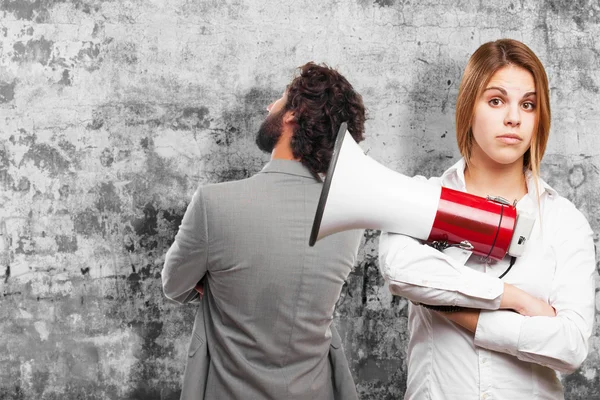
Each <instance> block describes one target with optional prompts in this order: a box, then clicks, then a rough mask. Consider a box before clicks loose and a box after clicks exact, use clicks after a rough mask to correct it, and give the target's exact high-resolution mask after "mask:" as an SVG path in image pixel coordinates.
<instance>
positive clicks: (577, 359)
mask: <svg viewBox="0 0 600 400" xmlns="http://www.w3.org/2000/svg"><path fill="white" fill-rule="evenodd" d="M571 206H572V205H571ZM562 212H563V214H562V215H564V216H567V218H565V220H564V221H565V224H568V225H569V226H567V227H565V228H566V229H564V230H562V229H561V233H560V236H561V237H562V240H559V241H557V244H556V245H555V246H553V247H554V251H555V254H556V273H555V276H554V280H553V285H552V290H551V294H550V298H549V302H550V305H552V306H553V307H554V308H555V310H556V317H524V316H522V315H519V314H516V313H514V312H511V311H504V310H502V311H482V312H481V313H480V316H479V321H478V324H477V329H476V332H475V345H476V346H479V347H484V348H487V349H490V350H494V351H500V352H504V353H508V354H512V355H514V356H516V357H517V358H519V359H520V360H522V361H527V362H533V363H537V364H540V365H543V366H546V367H549V368H552V369H555V370H557V371H560V372H563V373H572V372H574V371H575V370H576V369H577V368H579V366H580V365H581V363H582V362H583V361H584V360H585V358H586V357H587V354H588V345H589V339H590V337H591V335H592V329H593V325H594V314H595V273H596V272H595V271H596V267H595V250H594V241H593V232H592V230H591V228H590V226H589V224H588V222H587V220H586V219H585V217H584V216H583V214H581V213H580V212H579V211H577V210H576V209H575V208H574V206H572V210H571V212H569V211H568V210H566V211H565V210H563V211H562Z"/></svg>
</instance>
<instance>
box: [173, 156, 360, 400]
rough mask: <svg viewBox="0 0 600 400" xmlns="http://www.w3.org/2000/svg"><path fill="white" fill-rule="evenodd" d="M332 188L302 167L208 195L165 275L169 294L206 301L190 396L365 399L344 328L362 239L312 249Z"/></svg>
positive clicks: (188, 219)
mask: <svg viewBox="0 0 600 400" xmlns="http://www.w3.org/2000/svg"><path fill="white" fill-rule="evenodd" d="M321 186H322V185H321V183H319V182H318V181H317V180H315V179H314V177H313V176H312V175H311V174H310V172H309V171H308V170H307V169H306V168H305V167H304V166H303V165H302V164H301V163H299V162H295V161H288V160H272V161H271V162H269V163H268V164H267V165H266V166H265V167H264V168H263V170H262V171H261V172H260V173H258V174H256V175H255V176H253V177H251V178H249V179H245V180H241V181H236V182H229V183H221V184H215V185H207V186H203V187H200V188H199V189H198V190H197V191H196V193H195V194H194V197H193V199H192V202H191V203H190V205H189V206H188V209H187V211H186V213H185V216H184V218H183V221H182V223H181V226H180V227H179V232H178V234H177V236H176V238H175V242H174V243H173V245H172V246H171V248H170V249H169V252H168V253H167V256H166V260H165V265H164V268H163V271H162V280H163V289H164V292H165V295H166V296H167V297H168V298H170V299H172V300H175V301H177V302H180V303H187V302H196V301H197V300H198V298H197V297H198V296H197V293H196V292H195V291H194V289H193V288H194V286H195V284H196V282H198V281H199V280H200V279H202V278H205V279H204V282H205V295H204V297H203V298H202V300H201V302H200V304H199V307H198V311H197V314H196V319H195V322H194V329H193V333H192V340H191V344H190V347H189V354H188V356H189V357H188V360H187V365H186V370H185V375H184V381H183V389H182V395H181V398H182V399H207V400H213V399H218V400H223V399H276V400H294V399H324V400H330V399H343V400H348V399H356V398H357V395H356V389H355V386H354V381H353V379H352V376H351V375H350V370H349V368H348V363H347V360H346V357H345V355H344V351H343V348H342V346H341V339H340V337H339V335H338V333H337V331H336V330H335V328H334V327H333V325H332V320H333V312H334V308H335V303H336V301H337V299H338V297H339V295H340V290H341V288H342V285H343V283H344V280H345V279H346V278H347V276H348V274H349V273H350V270H351V269H352V267H353V266H354V263H355V261H356V253H357V250H358V245H359V243H360V238H361V237H362V232H361V231H349V232H343V233H339V234H336V235H332V236H329V237H327V238H325V239H322V240H320V241H318V242H317V243H316V245H315V246H314V247H312V248H311V247H309V246H308V239H309V236H310V230H311V226H312V221H313V218H314V215H315V211H316V207H317V202H318V198H319V194H320V191H321Z"/></svg>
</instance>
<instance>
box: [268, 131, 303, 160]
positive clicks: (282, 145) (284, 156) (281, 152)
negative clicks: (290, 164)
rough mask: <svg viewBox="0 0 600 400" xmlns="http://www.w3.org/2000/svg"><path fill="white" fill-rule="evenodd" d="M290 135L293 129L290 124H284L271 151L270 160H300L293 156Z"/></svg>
mask: <svg viewBox="0 0 600 400" xmlns="http://www.w3.org/2000/svg"><path fill="white" fill-rule="evenodd" d="M292 135H293V130H292V128H291V126H284V127H283V131H282V133H281V136H280V137H279V140H278V141H277V144H276V145H275V147H274V148H273V151H272V152H271V160H275V159H279V160H294V161H300V160H298V159H297V158H296V157H294V153H293V152H292V143H291V142H292Z"/></svg>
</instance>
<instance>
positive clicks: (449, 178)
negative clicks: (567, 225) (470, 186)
mask: <svg viewBox="0 0 600 400" xmlns="http://www.w3.org/2000/svg"><path fill="white" fill-rule="evenodd" d="M465 166H466V164H465V159H464V158H461V159H460V160H458V162H457V163H456V164H454V165H453V166H451V167H450V168H448V169H447V170H446V171H445V172H444V173H443V174H442V176H441V177H440V180H441V183H442V186H447V187H452V188H457V189H458V190H462V191H466V189H467V184H466V182H465ZM525 181H526V184H527V193H528V194H529V196H530V197H532V199H533V200H535V201H536V202H537V196H536V188H535V178H534V176H533V173H532V172H531V170H526V171H525ZM538 188H539V191H540V198H541V197H542V195H543V194H544V193H548V195H549V196H557V195H558V192H557V191H556V190H554V189H553V188H552V187H551V186H550V185H548V184H547V183H546V182H545V181H544V180H543V179H542V178H539V177H538Z"/></svg>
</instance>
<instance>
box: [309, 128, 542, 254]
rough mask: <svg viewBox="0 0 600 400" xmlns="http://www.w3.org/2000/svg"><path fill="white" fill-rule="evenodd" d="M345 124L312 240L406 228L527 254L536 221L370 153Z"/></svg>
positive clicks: (454, 242) (452, 242)
mask: <svg viewBox="0 0 600 400" xmlns="http://www.w3.org/2000/svg"><path fill="white" fill-rule="evenodd" d="M346 129H347V127H346V123H343V124H342V126H341V127H340V130H339V133H338V137H337V139H336V143H335V147H334V151H333V155H332V158H331V163H330V165H329V169H328V171H327V176H326V179H325V182H324V184H323V189H322V191H321V197H320V199H319V204H318V207H317V212H316V215H315V219H314V222H313V227H312V231H311V236H310V241H309V245H310V246H313V245H314V244H315V242H316V241H317V240H319V239H322V238H324V237H326V236H329V235H331V234H334V233H337V232H341V231H346V230H352V229H378V230H382V231H387V232H395V233H402V234H404V235H408V236H412V237H414V238H416V239H421V240H424V241H428V242H436V243H438V244H439V243H445V245H446V246H458V247H461V248H463V249H467V250H471V251H473V252H474V253H476V254H479V255H482V256H485V257H491V258H495V259H502V258H503V257H504V256H505V255H506V254H507V253H508V254H509V255H511V256H519V255H521V254H522V252H523V249H524V245H525V242H526V240H527V239H528V238H529V235H530V233H531V229H532V227H533V222H534V221H535V220H534V219H533V218H532V217H530V216H529V215H527V214H519V215H518V216H517V210H516V208H515V206H514V205H512V204H510V203H508V202H507V201H506V200H504V199H501V198H490V197H488V198H487V199H486V198H483V197H479V196H474V195H471V194H468V193H464V192H460V191H456V190H452V189H448V188H445V187H441V186H436V185H432V184H430V183H427V182H423V181H419V180H416V179H413V178H409V177H407V176H405V175H402V174H400V173H398V172H395V171H393V170H391V169H389V168H386V167H385V166H383V165H381V164H379V163H378V162H376V161H375V160H373V159H372V158H370V157H368V156H366V155H365V154H364V152H363V151H362V149H361V148H360V146H359V145H358V144H357V143H356V142H355V141H354V139H353V138H352V136H351V135H350V134H349V133H348V132H346Z"/></svg>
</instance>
